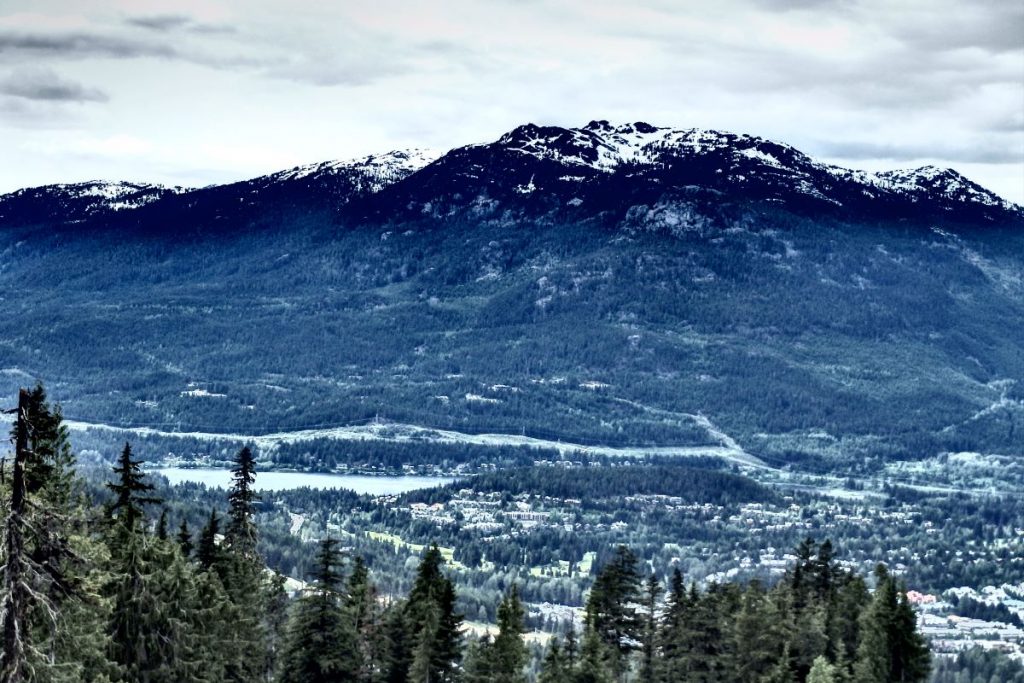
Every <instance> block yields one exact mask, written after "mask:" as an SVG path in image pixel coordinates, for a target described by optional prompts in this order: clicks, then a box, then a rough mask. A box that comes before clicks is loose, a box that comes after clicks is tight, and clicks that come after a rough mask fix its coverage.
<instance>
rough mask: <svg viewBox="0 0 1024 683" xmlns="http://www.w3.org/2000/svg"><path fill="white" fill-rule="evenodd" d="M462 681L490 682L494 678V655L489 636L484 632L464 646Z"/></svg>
mask: <svg viewBox="0 0 1024 683" xmlns="http://www.w3.org/2000/svg"><path fill="white" fill-rule="evenodd" d="M464 661H465V666H464V667H463V672H462V683H491V681H493V680H494V675H495V674H494V668H495V655H494V643H493V642H492V641H491V637H490V636H489V635H487V634H484V635H482V636H480V637H479V638H477V639H476V640H473V641H470V643H469V645H468V646H467V647H466V656H465V658H464Z"/></svg>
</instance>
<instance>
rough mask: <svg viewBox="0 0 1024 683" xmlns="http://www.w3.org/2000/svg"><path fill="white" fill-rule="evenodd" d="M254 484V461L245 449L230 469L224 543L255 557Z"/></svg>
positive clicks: (255, 497) (256, 498)
mask: <svg viewBox="0 0 1024 683" xmlns="http://www.w3.org/2000/svg"><path fill="white" fill-rule="evenodd" d="M255 481H256V461H255V459H254V458H253V455H252V451H251V450H249V447H248V446H246V447H244V448H243V449H242V450H241V451H239V452H238V456H237V457H236V458H235V466H234V467H233V468H232V470H231V490H230V491H229V492H228V516H229V522H228V528H227V530H226V532H225V534H224V540H225V543H226V544H227V546H228V547H229V548H231V549H232V551H233V552H235V553H237V554H239V555H241V556H243V557H248V558H255V557H257V555H256V544H257V532H256V521H255V518H256V510H255V504H256V501H258V500H259V496H257V495H256V492H255V491H254V490H253V488H252V486H253V484H254V483H255Z"/></svg>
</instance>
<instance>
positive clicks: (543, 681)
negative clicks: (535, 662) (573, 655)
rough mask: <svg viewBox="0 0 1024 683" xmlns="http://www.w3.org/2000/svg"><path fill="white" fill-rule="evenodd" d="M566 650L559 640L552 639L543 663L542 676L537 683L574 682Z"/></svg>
mask: <svg viewBox="0 0 1024 683" xmlns="http://www.w3.org/2000/svg"><path fill="white" fill-rule="evenodd" d="M572 668H573V667H572V664H571V663H570V662H569V658H568V656H566V654H565V650H564V649H563V648H562V646H561V644H560V643H559V641H558V638H552V639H551V642H550V643H549V644H548V649H547V652H545V653H544V661H543V662H542V663H541V668H540V675H539V676H538V677H537V683H565V682H566V681H572V679H573V670H572Z"/></svg>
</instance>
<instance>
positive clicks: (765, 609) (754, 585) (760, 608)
mask: <svg viewBox="0 0 1024 683" xmlns="http://www.w3.org/2000/svg"><path fill="white" fill-rule="evenodd" d="M732 635H733V641H734V642H735V647H734V651H735V656H734V657H733V658H732V660H733V662H732V666H731V667H730V668H731V669H732V671H733V672H734V673H733V677H734V679H735V680H737V681H759V680H761V679H762V678H763V677H764V676H766V675H767V674H768V673H769V672H770V671H771V670H772V669H773V668H774V666H775V665H776V663H777V662H778V660H779V656H780V653H781V652H782V649H783V645H784V644H785V642H786V640H787V635H788V631H787V629H786V624H785V622H784V620H783V615H782V614H780V612H779V610H778V609H777V607H776V604H775V602H774V601H773V600H771V599H770V598H769V596H768V595H767V594H766V593H765V592H764V589H763V588H762V587H761V584H760V583H759V582H757V581H753V582H751V584H750V585H749V586H748V587H747V590H746V591H745V592H744V594H743V599H742V605H741V607H740V610H739V612H738V613H737V614H736V619H735V622H734V624H733V632H732ZM787 666H788V662H787Z"/></svg>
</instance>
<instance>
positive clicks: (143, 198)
mask: <svg viewBox="0 0 1024 683" xmlns="http://www.w3.org/2000/svg"><path fill="white" fill-rule="evenodd" d="M182 191H183V190H182V189H181V188H167V187H163V186H161V185H150V184H148V183H128V182H104V181H99V180H93V181H89V182H84V183H69V184H66V185H45V186H43V187H33V188H28V189H24V190H18V191H17V192H11V193H10V194H5V195H0V224H4V225H11V224H13V225H18V224H32V223H49V222H53V223H74V222H80V221H84V220H87V219H89V218H93V217H95V216H97V215H101V214H107V213H111V212H116V211H130V210H132V209H137V208H139V207H142V206H145V205H146V204H150V203H152V202H155V201H158V200H160V199H163V198H165V197H169V196H172V195H175V194H178V193H180V192H182Z"/></svg>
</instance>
